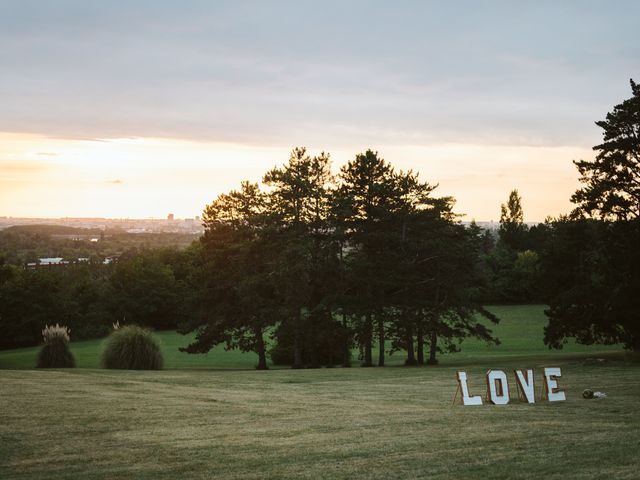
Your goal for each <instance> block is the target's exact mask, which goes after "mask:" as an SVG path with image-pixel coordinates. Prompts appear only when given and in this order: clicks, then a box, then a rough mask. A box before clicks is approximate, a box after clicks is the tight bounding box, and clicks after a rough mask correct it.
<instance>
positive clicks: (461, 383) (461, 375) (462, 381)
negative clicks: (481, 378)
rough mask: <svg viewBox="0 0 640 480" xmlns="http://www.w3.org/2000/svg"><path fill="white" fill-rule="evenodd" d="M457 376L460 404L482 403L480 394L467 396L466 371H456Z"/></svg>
mask: <svg viewBox="0 0 640 480" xmlns="http://www.w3.org/2000/svg"><path fill="white" fill-rule="evenodd" d="M457 377H458V388H460V392H461V393H462V404H463V405H482V397H480V395H474V396H473V397H471V396H469V386H468V385H467V374H466V372H458V374H457Z"/></svg>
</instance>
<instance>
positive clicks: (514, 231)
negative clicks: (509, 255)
mask: <svg viewBox="0 0 640 480" xmlns="http://www.w3.org/2000/svg"><path fill="white" fill-rule="evenodd" d="M526 233H527V226H526V225H525V224H524V213H523V210H522V197H520V194H519V193H518V190H515V189H514V190H512V191H511V193H509V199H508V200H507V203H506V204H504V203H503V204H502V205H500V230H498V234H499V238H500V243H501V244H502V245H503V246H504V247H506V248H509V249H511V250H513V251H519V250H522V249H523V244H524V238H525V236H526Z"/></svg>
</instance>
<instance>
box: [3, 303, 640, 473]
mask: <svg viewBox="0 0 640 480" xmlns="http://www.w3.org/2000/svg"><path fill="white" fill-rule="evenodd" d="M500 308H501V309H506V310H505V311H504V312H503V314H504V313H505V312H521V313H522V316H520V317H515V316H512V317H510V319H509V320H507V319H506V318H505V321H504V323H503V324H502V325H501V326H500V327H499V328H501V329H505V330H504V331H503V332H502V335H501V336H502V340H503V344H502V345H501V346H500V347H494V348H486V347H485V346H484V345H482V344H474V343H473V342H469V343H467V344H466V347H467V349H465V347H464V346H463V352H461V353H459V354H456V355H452V356H444V357H443V358H442V360H443V361H442V362H441V364H440V365H438V366H435V367H420V368H418V367H402V366H390V367H385V368H368V369H364V368H350V369H345V368H333V369H326V368H325V369H318V370H289V369H279V370H271V371H266V372H262V371H255V370H253V369H252V367H253V363H254V360H253V359H252V358H240V357H237V358H235V359H233V360H230V363H229V364H227V365H226V367H225V368H226V369H224V368H223V367H219V363H221V362H219V360H220V359H221V358H222V357H223V356H224V355H230V354H231V353H230V352H215V354H213V355H210V356H209V357H210V358H208V359H206V360H204V359H203V360H202V361H203V362H205V361H206V363H204V364H203V365H205V366H206V367H205V368H192V367H194V366H195V367H200V366H201V365H198V364H195V365H194V364H191V365H187V364H182V366H180V364H178V363H176V364H170V360H169V359H167V364H168V366H170V367H172V368H174V369H173V370H165V371H160V372H141V371H109V370H102V369H91V368H80V369H70V370H0V478H1V479H12V478H18V479H41V478H47V479H76V478H77V479H120V478H122V479H130V478H131V479H176V478H225V479H226V478H229V479H256V478H285V479H286V478H308V479H319V478H340V479H352V478H373V479H389V478H398V479H400V478H402V479H409V478H435V479H442V478H454V479H460V478H492V479H494V478H498V479H499V478H536V479H537V478H550V479H556V478H557V479H560V478H562V479H564V478H581V479H582V478H586V479H590V478H592V479H596V478H607V477H608V478H615V479H624V478H628V479H631V478H638V471H640V456H638V449H639V447H640V408H639V407H640V366H639V365H638V364H634V363H630V362H628V361H626V360H625V357H624V355H622V354H620V353H619V349H617V350H616V349H614V350H611V351H609V353H607V352H606V351H604V350H606V349H604V350H603V349H602V347H595V348H593V347H592V348H588V347H575V349H576V350H574V351H571V350H573V349H574V347H571V348H570V349H569V351H566V352H563V353H561V354H557V353H554V352H552V353H549V351H548V350H547V349H546V347H544V346H543V345H542V342H541V339H539V338H530V339H529V340H527V339H526V335H529V332H530V330H529V328H531V329H532V330H531V331H535V332H538V330H539V329H538V327H534V325H533V323H535V322H538V326H540V325H541V324H540V321H539V319H538V320H536V319H535V318H534V317H535V315H534V314H535V312H541V308H542V307H500ZM527 312H529V313H527ZM496 313H499V312H496ZM505 317H506V316H505ZM532 318H533V319H532ZM530 322H532V323H530ZM523 323H525V324H524V325H523ZM518 324H520V325H518ZM538 333H541V332H538ZM167 335H169V334H167ZM169 336H170V335H169ZM170 337H171V336H170ZM164 340H165V339H164V338H163V341H164ZM182 340H184V339H182ZM78 343H80V342H78ZM85 343H87V345H86V347H87V349H88V350H87V352H86V355H87V358H85V360H87V359H88V358H90V356H89V352H90V351H96V350H99V342H96V343H94V344H93V349H91V348H90V346H91V345H90V343H91V342H85ZM518 345H519V346H518ZM77 346H78V345H76V347H77ZM167 347H168V345H167V344H166V343H165V349H166V348H167ZM473 349H476V350H475V351H474V350H473ZM603 351H604V353H603ZM76 354H77V355H78V353H76ZM180 355H182V354H180ZM198 357H199V356H197V357H196V358H198ZM588 357H598V358H604V359H605V360H603V361H595V362H594V361H592V360H591V359H590V358H588ZM96 358H97V357H96ZM394 358H395V356H394ZM401 360H402V356H400V355H398V358H397V360H396V361H398V362H401ZM173 361H174V360H171V362H173ZM233 365H237V366H238V367H234V368H236V369H230V367H231V366H233ZM550 365H553V366H561V367H562V368H563V376H562V378H561V380H560V385H561V387H562V388H564V389H565V391H566V393H567V401H566V402H561V403H548V402H543V401H538V402H537V403H536V404H534V405H528V404H522V403H519V402H517V400H516V398H517V395H516V391H515V383H514V381H513V377H512V373H511V371H512V369H513V368H526V367H530V368H531V367H533V368H535V374H536V381H537V385H538V386H540V385H541V376H540V367H542V366H550ZM180 368H181V369H180ZM488 368H504V369H506V370H507V371H508V372H509V378H510V391H511V396H512V403H511V404H510V405H506V406H492V405H483V406H481V407H463V406H461V405H459V404H457V403H456V404H455V405H454V404H452V400H453V397H454V394H455V391H456V386H457V384H456V381H455V371H456V370H458V369H464V370H466V371H467V373H468V375H469V379H470V384H471V389H472V393H474V394H476V393H477V394H482V393H484V392H483V389H484V387H483V385H484V372H485V371H486V370H487V369H488ZM587 387H589V388H593V389H596V390H600V391H604V392H606V393H607V394H608V397H607V398H606V399H602V400H584V399H582V398H581V392H582V390H583V389H584V388H587ZM538 390H539V388H538Z"/></svg>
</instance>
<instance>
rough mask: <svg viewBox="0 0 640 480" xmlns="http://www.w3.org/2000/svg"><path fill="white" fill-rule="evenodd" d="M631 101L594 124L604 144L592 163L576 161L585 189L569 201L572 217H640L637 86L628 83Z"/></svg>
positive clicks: (639, 104) (639, 91)
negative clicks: (574, 206) (574, 207)
mask: <svg viewBox="0 0 640 480" xmlns="http://www.w3.org/2000/svg"><path fill="white" fill-rule="evenodd" d="M630 83H631V91H632V93H633V95H632V97H631V98H628V99H626V100H624V101H623V102H622V103H620V104H619V105H616V106H615V107H614V108H613V111H611V112H609V113H607V117H606V119H605V120H601V121H599V122H596V125H598V126H599V127H600V128H602V129H603V130H604V132H603V142H602V143H601V144H599V145H596V146H595V147H593V149H594V150H595V151H596V152H598V154H597V156H596V158H595V159H594V160H593V161H588V160H580V161H575V162H574V163H575V165H576V166H577V167H578V171H579V172H580V176H581V177H580V181H581V182H582V183H583V184H584V186H583V187H582V188H581V189H579V190H578V191H576V192H575V193H574V195H573V196H572V198H571V201H572V202H574V203H575V204H576V210H575V212H574V213H575V215H583V214H586V215H593V216H598V217H600V218H603V219H613V220H631V219H636V218H639V217H640V85H638V84H637V83H635V82H634V81H633V80H630Z"/></svg>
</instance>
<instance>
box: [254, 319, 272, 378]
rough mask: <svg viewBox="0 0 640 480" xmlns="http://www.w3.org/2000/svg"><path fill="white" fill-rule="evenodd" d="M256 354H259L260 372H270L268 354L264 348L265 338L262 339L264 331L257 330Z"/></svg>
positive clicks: (258, 367)
mask: <svg viewBox="0 0 640 480" xmlns="http://www.w3.org/2000/svg"><path fill="white" fill-rule="evenodd" d="M255 334H256V353H257V354H258V366H257V367H256V368H257V369H258V370H268V369H269V367H267V352H266V349H265V346H264V338H263V337H262V329H261V328H256V329H255Z"/></svg>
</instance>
